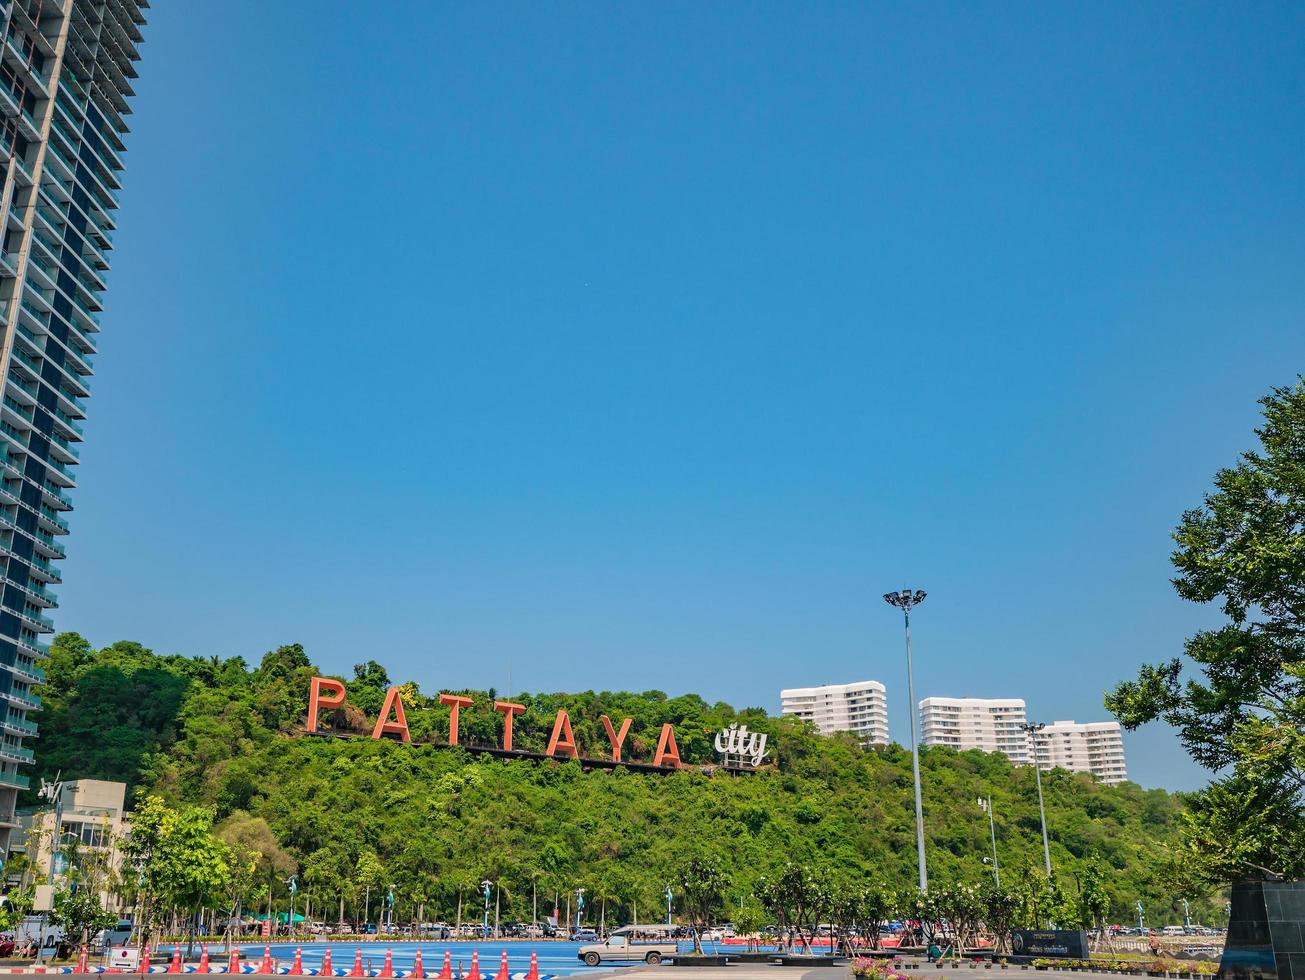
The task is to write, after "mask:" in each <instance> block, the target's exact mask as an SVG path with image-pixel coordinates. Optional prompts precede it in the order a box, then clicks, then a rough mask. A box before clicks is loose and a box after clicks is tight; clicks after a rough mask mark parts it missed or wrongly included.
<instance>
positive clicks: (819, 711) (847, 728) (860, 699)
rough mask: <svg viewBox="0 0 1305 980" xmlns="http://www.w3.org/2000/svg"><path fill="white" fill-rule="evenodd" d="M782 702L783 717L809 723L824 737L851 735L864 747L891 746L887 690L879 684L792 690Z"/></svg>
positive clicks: (782, 695) (783, 695)
mask: <svg viewBox="0 0 1305 980" xmlns="http://www.w3.org/2000/svg"><path fill="white" fill-rule="evenodd" d="M779 702H780V714H784V715H794V716H796V717H798V718H801V719H803V720H804V721H809V722H811V723H812V724H813V725H815V726H816V730H817V731H819V732H820V733H821V734H823V735H829V734H832V733H833V732H851V733H852V734H854V735H856V736H857V738H859V739H860V740H861V743H862V744H863V745H887V744H888V689H887V688H885V687H884V685H883V684H881V683H879V682H878V681H853V682H852V683H851V684H825V685H822V686H820V687H790V688H786V689H784V690H782V691H780V692H779Z"/></svg>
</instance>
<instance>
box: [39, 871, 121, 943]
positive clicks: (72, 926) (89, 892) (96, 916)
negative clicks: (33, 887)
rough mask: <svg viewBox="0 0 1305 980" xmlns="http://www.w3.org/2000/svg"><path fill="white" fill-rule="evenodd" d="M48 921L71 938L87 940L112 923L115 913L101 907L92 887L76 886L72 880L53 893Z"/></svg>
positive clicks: (114, 920)
mask: <svg viewBox="0 0 1305 980" xmlns="http://www.w3.org/2000/svg"><path fill="white" fill-rule="evenodd" d="M50 921H51V922H53V923H54V924H55V925H56V926H59V927H60V928H62V929H63V931H64V934H65V935H66V936H68V937H69V938H73V939H74V941H75V942H79V943H88V942H90V940H91V937H92V936H94V935H95V934H96V933H97V932H99V931H100V930H101V929H107V928H109V927H110V926H112V925H113V924H114V923H116V922H117V921H118V916H117V914H116V913H114V912H109V911H107V910H106V909H105V908H104V905H103V904H102V903H101V902H100V896H99V895H97V894H96V893H95V890H94V889H92V888H78V887H77V886H76V883H73V884H72V885H70V886H69V887H66V888H61V889H59V891H57V892H56V893H55V896H54V904H53V905H52V906H51V908H50Z"/></svg>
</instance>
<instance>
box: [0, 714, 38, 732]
mask: <svg viewBox="0 0 1305 980" xmlns="http://www.w3.org/2000/svg"><path fill="white" fill-rule="evenodd" d="M0 729H4V730H5V731H8V732H13V733H15V734H17V735H35V734H36V722H33V721H28V720H27V719H25V718H11V717H9V716H8V715H6V716H4V717H0Z"/></svg>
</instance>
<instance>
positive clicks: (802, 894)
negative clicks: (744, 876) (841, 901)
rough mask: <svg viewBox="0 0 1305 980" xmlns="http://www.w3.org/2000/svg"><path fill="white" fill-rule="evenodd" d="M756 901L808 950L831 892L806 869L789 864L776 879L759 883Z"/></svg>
mask: <svg viewBox="0 0 1305 980" xmlns="http://www.w3.org/2000/svg"><path fill="white" fill-rule="evenodd" d="M756 891H757V898H758V899H759V900H760V902H761V904H762V905H763V906H765V908H766V911H767V912H769V913H770V914H771V915H773V916H774V917H775V920H776V922H778V923H779V926H780V929H781V930H783V931H784V932H785V933H788V934H790V936H791V934H792V933H794V932H796V933H797V937H798V940H799V941H800V942H801V943H802V946H803V948H804V949H806V950H808V951H809V950H810V949H811V939H810V937H811V936H814V934H815V931H816V926H817V924H818V923H819V921H820V915H821V913H822V912H824V911H825V910H826V909H827V908H828V905H829V890H828V889H827V888H826V887H825V886H824V885H823V884H822V883H821V882H820V881H819V880H817V879H816V877H815V876H814V875H813V874H812V873H811V872H810V870H808V869H807V868H806V867H805V866H804V865H800V864H797V863H795V862H793V861H789V862H788V863H786V864H785V865H784V867H783V869H782V870H780V872H779V873H778V874H776V875H774V876H773V877H772V876H764V877H762V878H761V879H760V880H759V881H758V882H757V889H756Z"/></svg>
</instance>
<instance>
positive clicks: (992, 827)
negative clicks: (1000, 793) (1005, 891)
mask: <svg viewBox="0 0 1305 980" xmlns="http://www.w3.org/2000/svg"><path fill="white" fill-rule="evenodd" d="M979 809H980V810H983V811H984V812H985V813H987V814H988V830H989V831H990V832H991V834H992V877H993V878H994V879H996V883H997V887H998V888H1000V887H1001V869H1000V868H998V867H997V824H996V822H995V821H994V820H993V818H992V796H991V794H989V796H988V797H987V798H986V799H985V798H984V797H982V796H980V797H979Z"/></svg>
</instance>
